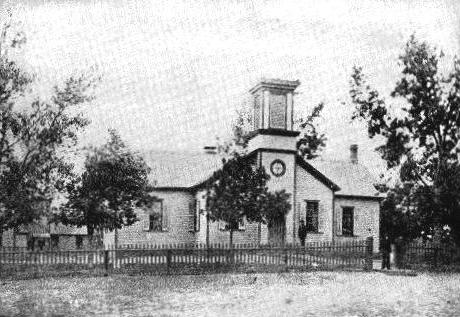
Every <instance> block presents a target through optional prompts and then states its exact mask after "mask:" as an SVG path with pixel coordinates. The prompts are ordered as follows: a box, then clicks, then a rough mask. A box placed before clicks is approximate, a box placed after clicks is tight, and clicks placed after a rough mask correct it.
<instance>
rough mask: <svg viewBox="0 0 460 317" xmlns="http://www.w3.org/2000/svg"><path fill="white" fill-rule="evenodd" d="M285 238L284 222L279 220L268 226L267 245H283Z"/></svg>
mask: <svg viewBox="0 0 460 317" xmlns="http://www.w3.org/2000/svg"><path fill="white" fill-rule="evenodd" d="M285 236H286V221H285V220H284V218H283V219H279V220H276V221H273V222H271V223H269V224H268V243H269V244H274V245H282V244H284V239H285Z"/></svg>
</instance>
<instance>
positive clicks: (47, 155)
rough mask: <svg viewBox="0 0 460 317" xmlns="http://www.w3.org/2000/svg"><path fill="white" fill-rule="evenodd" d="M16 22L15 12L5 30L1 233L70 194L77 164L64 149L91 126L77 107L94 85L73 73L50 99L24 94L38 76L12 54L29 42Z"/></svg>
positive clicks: (0, 36)
mask: <svg viewBox="0 0 460 317" xmlns="http://www.w3.org/2000/svg"><path fill="white" fill-rule="evenodd" d="M11 21H12V17H11V15H10V20H9V21H8V22H6V23H5V24H4V25H3V26H2V27H1V30H0V234H1V231H3V230H7V229H17V228H18V227H19V226H20V225H26V224H29V223H32V222H34V221H35V220H37V219H39V218H41V217H43V216H47V215H48V213H49V212H50V204H51V202H52V201H53V198H54V197H55V196H56V194H57V193H62V192H65V184H66V183H68V181H69V180H70V179H71V178H72V165H71V164H69V163H68V162H66V160H65V159H64V156H63V155H62V153H63V150H64V149H66V148H69V147H72V146H74V145H75V144H76V142H77V132H78V131H79V130H81V129H82V128H83V127H85V126H86V125H87V124H88V121H87V120H86V119H85V118H83V117H82V116H81V115H80V114H76V111H75V110H76V109H75V108H76V107H77V106H78V105H80V104H82V103H85V102H87V101H89V100H91V99H92V96H91V94H90V93H89V89H90V88H91V87H93V85H94V80H91V79H87V78H85V77H83V76H81V77H71V78H69V79H68V80H67V81H66V82H65V83H64V85H63V87H57V86H56V87H54V94H53V95H52V97H51V98H50V100H42V99H41V98H38V97H36V98H32V99H31V98H24V97H25V95H26V94H29V93H30V92H31V90H30V86H31V84H32V83H33V82H34V76H32V75H30V74H28V73H26V72H25V71H23V70H22V69H21V67H20V66H19V65H18V64H17V62H15V61H14V60H12V59H11V58H10V55H9V52H10V50H14V49H18V48H19V47H20V45H21V44H23V43H25V37H24V35H23V33H21V32H16V33H14V32H12V31H11V29H12V26H13V23H12V22H11ZM28 100H29V101H28ZM30 100H31V101H30Z"/></svg>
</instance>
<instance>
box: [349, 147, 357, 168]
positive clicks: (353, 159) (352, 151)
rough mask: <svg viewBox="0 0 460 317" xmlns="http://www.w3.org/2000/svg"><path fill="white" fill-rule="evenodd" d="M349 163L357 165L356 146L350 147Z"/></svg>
mask: <svg viewBox="0 0 460 317" xmlns="http://www.w3.org/2000/svg"><path fill="white" fill-rule="evenodd" d="M350 161H351V162H352V163H353V164H357V163H358V144H352V145H350Z"/></svg>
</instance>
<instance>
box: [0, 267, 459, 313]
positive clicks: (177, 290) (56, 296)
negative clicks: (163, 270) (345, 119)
mask: <svg viewBox="0 0 460 317" xmlns="http://www.w3.org/2000/svg"><path fill="white" fill-rule="evenodd" d="M458 294H460V274H420V275H418V276H391V275H387V274H382V273H378V272H374V273H364V272H309V273H279V274H276V273H275V274H233V275H230V274H229V275H223V274H222V275H204V276H127V275H113V276H109V277H86V278H81V277H80V278H78V277H75V278H56V279H37V280H22V281H6V282H2V285H0V316H2V315H5V316H29V315H33V316H96V315H97V316H203V315H207V316H217V315H218V316H248V315H250V316H307V315H308V316H457V315H458V313H459V312H460V297H459V296H458Z"/></svg>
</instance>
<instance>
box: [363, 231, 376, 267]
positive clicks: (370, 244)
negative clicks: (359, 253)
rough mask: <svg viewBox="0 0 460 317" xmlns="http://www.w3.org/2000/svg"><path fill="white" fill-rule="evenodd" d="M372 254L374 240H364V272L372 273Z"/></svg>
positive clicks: (371, 238)
mask: <svg viewBox="0 0 460 317" xmlns="http://www.w3.org/2000/svg"><path fill="white" fill-rule="evenodd" d="M373 253H374V238H373V237H367V238H366V257H365V260H364V261H365V262H364V271H372V267H373V265H372V262H373V260H372V256H373Z"/></svg>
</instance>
